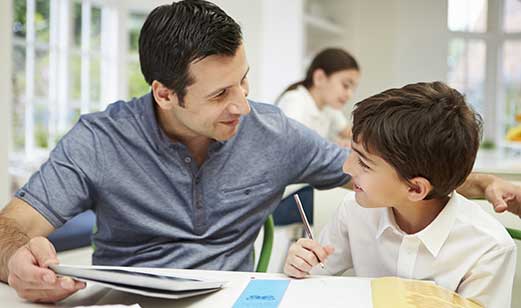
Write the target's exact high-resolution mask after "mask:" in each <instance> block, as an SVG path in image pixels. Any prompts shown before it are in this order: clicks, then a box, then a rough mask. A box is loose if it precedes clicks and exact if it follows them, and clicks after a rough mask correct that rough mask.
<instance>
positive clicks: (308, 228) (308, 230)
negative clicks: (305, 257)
mask: <svg viewBox="0 0 521 308" xmlns="http://www.w3.org/2000/svg"><path fill="white" fill-rule="evenodd" d="M293 197H294V198H295V202H296V203H297V208H298V211H299V213H300V218H302V222H303V223H304V229H305V230H306V234H307V235H308V238H310V239H311V240H315V239H314V237H313V231H311V226H310V225H309V222H308V218H307V217H306V213H305V212H304V208H303V207H302V202H300V198H299V196H298V194H294V195H293ZM317 259H318V256H317ZM319 261H320V259H319ZM319 264H320V267H322V268H324V263H322V262H320V263H319Z"/></svg>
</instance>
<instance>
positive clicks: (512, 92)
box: [502, 41, 521, 132]
mask: <svg viewBox="0 0 521 308" xmlns="http://www.w3.org/2000/svg"><path fill="white" fill-rule="evenodd" d="M519 55H521V41H507V42H505V45H504V48H503V63H502V67H503V78H502V80H503V87H504V91H505V92H504V93H505V107H506V110H505V112H506V115H505V120H506V123H505V124H506V127H505V129H509V128H510V127H512V126H514V125H517V124H520V123H521V57H519ZM505 132H506V131H505Z"/></svg>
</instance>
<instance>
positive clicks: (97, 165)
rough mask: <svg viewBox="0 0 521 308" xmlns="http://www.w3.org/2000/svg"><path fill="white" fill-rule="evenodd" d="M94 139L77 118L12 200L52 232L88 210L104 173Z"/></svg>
mask: <svg viewBox="0 0 521 308" xmlns="http://www.w3.org/2000/svg"><path fill="white" fill-rule="evenodd" d="M98 137H99V136H98V135H97V134H96V130H95V128H94V127H92V126H91V124H90V123H89V122H87V121H85V120H83V119H82V118H80V121H79V122H78V123H77V124H76V125H75V126H74V127H73V128H72V129H71V130H70V131H69V132H68V133H67V134H66V135H65V136H64V137H63V138H62V139H61V140H60V141H59V142H58V144H57V145H56V147H55V148H54V149H53V150H52V151H51V153H50V155H49V159H48V160H47V161H46V162H45V163H44V164H43V165H42V166H41V167H40V169H39V170H38V171H37V172H35V173H34V174H33V175H32V176H31V178H30V179H29V181H28V182H27V183H26V184H25V185H24V186H23V187H22V188H20V189H19V190H18V191H17V192H16V194H15V195H16V197H18V198H20V199H22V200H24V201H26V202H27V203H29V204H30V205H31V206H32V207H33V208H35V209H36V210H37V211H38V212H40V213H41V214H42V215H43V216H44V217H45V218H46V219H47V220H48V221H49V222H50V223H51V224H52V225H53V226H54V227H55V228H57V227H60V226H61V225H63V224H64V223H65V222H66V221H67V220H69V219H71V218H72V217H74V216H75V215H76V214H78V213H81V212H83V211H86V210H88V209H91V208H92V205H93V201H94V199H95V198H96V187H99V186H100V183H101V181H102V170H103V169H104V159H103V151H102V146H101V142H100V140H99V138H98Z"/></svg>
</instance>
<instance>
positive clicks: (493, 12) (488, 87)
mask: <svg viewBox="0 0 521 308" xmlns="http://www.w3.org/2000/svg"><path fill="white" fill-rule="evenodd" d="M487 5H488V7H487V28H486V32H483V33H478V32H465V31H450V29H449V31H448V32H449V37H448V38H449V42H450V41H451V40H452V39H463V40H465V41H468V40H471V39H476V40H482V41H483V42H484V43H485V49H486V58H485V59H486V60H485V61H486V63H485V65H486V67H485V89H484V98H483V102H484V105H483V111H484V115H483V117H484V118H486V121H485V125H484V132H483V136H484V139H488V140H493V141H494V142H495V143H496V145H498V146H499V147H506V146H507V143H506V142H505V141H504V140H505V133H504V125H505V123H506V121H505V120H506V119H505V114H504V111H505V107H506V105H505V104H506V102H505V91H504V86H503V84H504V82H503V71H502V63H503V61H502V60H503V59H502V56H503V46H504V44H505V42H507V41H512V40H520V41H521V32H517V33H505V32H503V23H504V16H503V8H504V5H505V0H488V1H487ZM447 28H448V27H447Z"/></svg>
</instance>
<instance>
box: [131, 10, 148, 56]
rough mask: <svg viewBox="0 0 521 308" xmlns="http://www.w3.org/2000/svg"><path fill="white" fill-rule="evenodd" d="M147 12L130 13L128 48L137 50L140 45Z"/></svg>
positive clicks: (133, 50) (132, 50)
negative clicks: (140, 33) (140, 34)
mask: <svg viewBox="0 0 521 308" xmlns="http://www.w3.org/2000/svg"><path fill="white" fill-rule="evenodd" d="M145 18H146V14H142V13H130V14H129V19H128V25H129V26H128V50H129V52H131V53H132V52H137V51H138V46H139V32H140V31H141V27H142V26H143V23H144V22H145Z"/></svg>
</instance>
